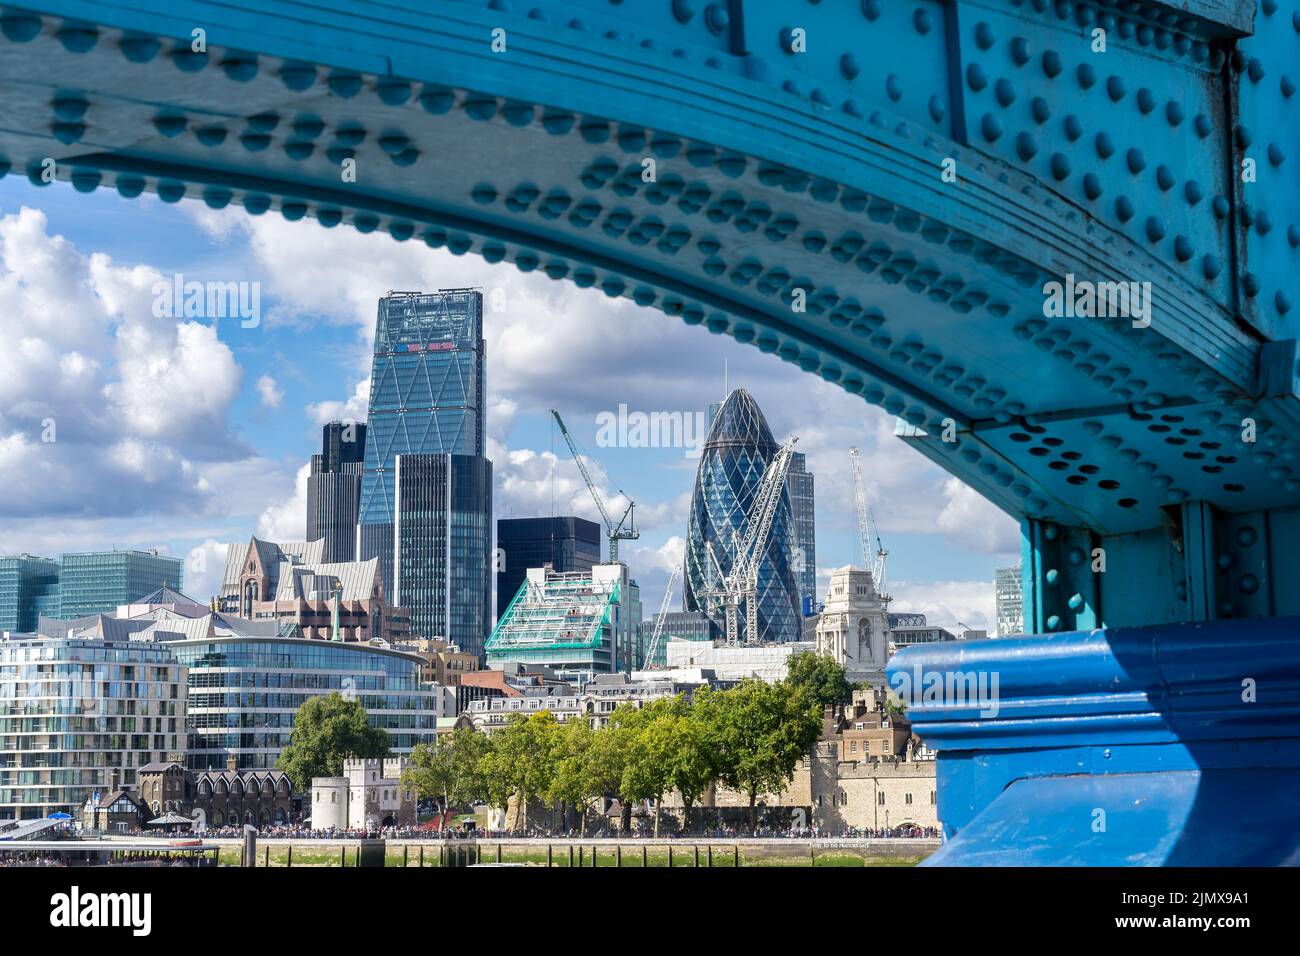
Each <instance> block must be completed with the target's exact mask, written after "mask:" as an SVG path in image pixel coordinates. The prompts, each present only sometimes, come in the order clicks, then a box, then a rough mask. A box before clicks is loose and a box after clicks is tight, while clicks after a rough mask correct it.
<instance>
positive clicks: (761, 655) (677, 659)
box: [665, 641, 817, 684]
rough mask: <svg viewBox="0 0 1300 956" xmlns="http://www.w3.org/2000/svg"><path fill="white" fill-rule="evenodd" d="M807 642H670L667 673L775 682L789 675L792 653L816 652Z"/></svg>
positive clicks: (730, 681) (730, 680) (728, 680)
mask: <svg viewBox="0 0 1300 956" xmlns="http://www.w3.org/2000/svg"><path fill="white" fill-rule="evenodd" d="M816 649H817V647H816V645H815V644H813V643H811V642H809V641H788V642H786V643H783V644H750V645H736V646H735V647H731V646H728V645H726V644H703V643H700V642H699V641H669V642H668V649H667V651H666V652H665V657H666V659H667V667H668V670H671V671H688V670H691V669H701V670H704V671H711V672H712V674H713V679H714V680H715V681H718V682H720V683H723V684H734V683H736V682H737V681H742V680H748V679H749V678H751V677H753V678H757V679H758V680H763V681H767V682H768V683H775V682H776V681H782V680H785V678H786V675H788V674H789V673H790V658H791V657H793V656H794V655H795V654H805V653H810V652H814V651H816Z"/></svg>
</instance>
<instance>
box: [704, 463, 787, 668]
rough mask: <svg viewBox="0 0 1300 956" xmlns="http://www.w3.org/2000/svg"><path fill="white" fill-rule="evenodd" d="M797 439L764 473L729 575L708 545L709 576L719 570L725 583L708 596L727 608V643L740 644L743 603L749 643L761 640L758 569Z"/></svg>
mask: <svg viewBox="0 0 1300 956" xmlns="http://www.w3.org/2000/svg"><path fill="white" fill-rule="evenodd" d="M798 440H799V439H797V438H791V439H790V440H789V441H788V442H786V443H785V444H784V445H782V446H781V448H780V450H779V451H778V452H777V453H776V457H775V458H773V459H772V461H771V462H770V463H769V464H768V466H767V468H766V470H765V471H764V472H763V478H762V481H761V482H760V483H759V486H758V491H757V493H756V494H755V495H754V503H753V505H752V507H751V508H750V513H749V523H748V530H747V532H746V534H745V537H744V540H742V541H741V542H740V544H739V546H738V548H737V549H736V556H735V559H734V560H733V561H732V562H731V573H730V574H725V575H724V574H723V573H722V568H721V566H719V565H718V559H717V557H716V556H715V555H714V553H713V548H712V547H710V548H708V557H709V561H710V562H711V564H710V566H709V567H706V569H705V570H706V573H708V574H709V576H710V578H712V577H713V574H714V573H716V575H717V578H718V579H721V582H722V584H721V587H720V588H719V589H711V591H710V594H709V598H710V602H711V604H712V606H715V607H716V604H717V600H718V598H719V597H720V598H721V599H722V603H723V604H724V605H725V607H726V615H727V643H728V644H733V645H734V644H739V643H740V605H741V604H744V605H745V640H746V641H748V642H749V643H756V642H757V641H758V568H759V565H760V564H762V562H763V556H764V555H765V554H767V543H768V540H769V539H770V538H771V536H772V522H773V521H774V520H775V519H776V510H777V506H778V505H780V503H781V496H782V495H783V494H784V493H785V481H786V476H787V475H788V474H789V473H790V460H791V459H792V458H793V456H794V445H795V442H797V441H798Z"/></svg>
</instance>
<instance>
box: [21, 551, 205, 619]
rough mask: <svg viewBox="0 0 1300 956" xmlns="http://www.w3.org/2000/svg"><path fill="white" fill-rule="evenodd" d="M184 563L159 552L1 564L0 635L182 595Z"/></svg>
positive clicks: (30, 558)
mask: <svg viewBox="0 0 1300 956" xmlns="http://www.w3.org/2000/svg"><path fill="white" fill-rule="evenodd" d="M181 579H182V569H181V559H180V558H169V557H167V556H166V555H162V554H159V553H158V552H157V551H95V552H89V553H84V554H64V555H61V556H60V557H59V560H58V561H57V562H56V561H54V560H52V559H50V558H37V557H33V556H32V555H26V554H24V555H16V556H12V557H7V558H0V631H6V630H8V631H14V632H16V633H17V632H24V633H25V632H30V631H33V630H35V629H36V628H37V627H39V626H40V619H41V618H42V617H45V618H51V619H53V618H60V619H62V620H65V621H72V620H76V619H77V618H81V617H87V616H89V615H92V614H111V613H113V611H114V609H116V608H117V607H118V606H120V605H123V604H128V603H130V602H131V601H134V600H136V599H137V598H139V597H141V596H143V595H145V594H149V593H151V592H153V591H156V590H158V589H159V588H172V589H174V590H180V587H181Z"/></svg>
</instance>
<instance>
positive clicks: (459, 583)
mask: <svg viewBox="0 0 1300 956" xmlns="http://www.w3.org/2000/svg"><path fill="white" fill-rule="evenodd" d="M483 365H484V346H483V296H482V294H481V293H480V292H477V291H473V290H469V289H445V290H441V291H439V292H437V293H432V294H426V293H416V292H391V293H389V294H388V295H386V296H385V297H384V298H382V299H380V301H379V314H378V319H377V323H376V328H375V346H374V362H373V365H372V369H371V379H370V404H369V412H368V416H367V422H366V448H365V466H364V468H363V471H362V479H361V505H360V519H359V520H360V524H359V526H358V537H357V540H358V552H357V557H358V558H360V559H362V560H366V559H369V558H378V559H379V572H380V580H381V582H382V584H383V588H384V593H385V594H388V595H390V596H391V600H392V601H393V603H395V604H399V605H402V606H403V607H406V608H407V609H408V610H409V611H410V613H411V628H412V630H413V632H414V633H415V634H416V635H417V636H419V637H425V638H442V639H445V640H449V641H451V642H452V643H454V644H457V645H459V646H460V647H461V648H462V649H463V650H465V651H467V652H470V653H474V654H479V655H481V654H482V653H483V642H484V639H485V637H486V636H487V633H488V630H489V628H490V626H491V618H492V607H491V576H490V575H491V567H492V565H491V548H492V543H491V539H492V531H493V529H492V464H491V462H489V461H488V460H487V459H486V458H484V457H483V451H484V421H483V410H484V403H483V396H484V375H483Z"/></svg>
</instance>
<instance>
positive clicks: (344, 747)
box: [276, 693, 389, 790]
mask: <svg viewBox="0 0 1300 956" xmlns="http://www.w3.org/2000/svg"><path fill="white" fill-rule="evenodd" d="M388 748H389V738H388V731H386V730H384V729H383V728H380V727H372V726H370V721H369V719H368V718H367V717H366V711H365V708H363V707H362V706H361V702H360V701H358V700H355V699H350V698H345V697H343V696H342V695H341V694H338V693H333V694H328V695H325V696H321V697H311V698H309V699H307V700H306V701H304V702H303V704H302V706H300V707H299V708H298V713H297V714H296V715H295V716H294V721H293V732H292V733H291V734H290V735H289V746H288V747H286V748H285V749H284V751H283V753H281V754H280V759H279V760H278V761H276V767H278V768H279V769H281V770H283V771H284V772H285V773H286V774H288V776H289V779H290V780H292V781H293V784H294V787H296V788H297V789H298V790H308V789H310V788H311V781H312V778H313V777H337V776H339V775H340V774H342V773H343V760H344V758H346V757H361V758H376V757H387V756H388Z"/></svg>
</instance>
